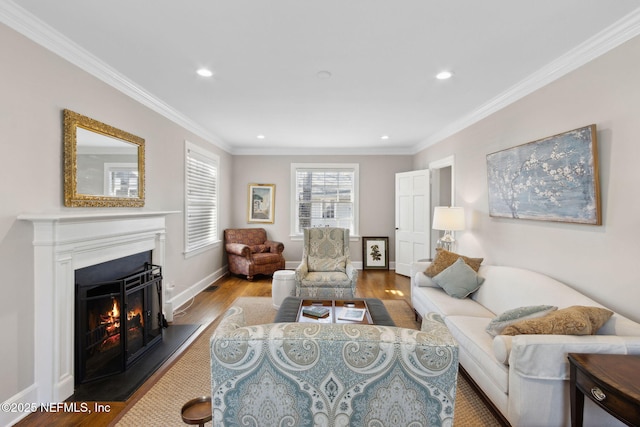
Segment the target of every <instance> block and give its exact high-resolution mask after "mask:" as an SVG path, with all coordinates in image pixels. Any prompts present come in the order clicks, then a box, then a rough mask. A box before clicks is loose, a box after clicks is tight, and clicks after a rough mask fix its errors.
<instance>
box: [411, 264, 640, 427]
mask: <svg viewBox="0 0 640 427" xmlns="http://www.w3.org/2000/svg"><path fill="white" fill-rule="evenodd" d="M428 266H429V263H428V262H416V263H413V265H412V268H411V302H412V304H413V308H414V310H415V311H416V313H417V314H418V315H420V316H424V315H425V314H426V313H429V312H435V313H438V314H440V315H441V316H442V317H443V318H444V321H445V324H446V325H447V327H448V328H449V330H450V331H451V334H452V335H453V337H454V338H455V339H456V340H457V341H458V344H459V357H460V365H461V366H462V367H463V368H464V369H465V371H467V373H468V374H469V375H470V376H471V377H472V379H473V380H474V381H475V383H476V384H477V385H478V386H479V387H480V388H481V389H482V391H483V392H484V393H485V395H486V396H487V397H488V398H489V399H490V400H491V401H492V402H493V404H494V405H495V407H496V408H497V409H498V410H499V411H500V412H501V413H502V414H503V416H504V417H505V418H506V419H507V420H508V422H509V423H510V424H511V425H512V426H514V427H515V426H544V427H549V426H569V425H570V404H569V363H568V361H567V354H568V353H618V354H640V324H638V323H636V322H633V321H631V320H630V319H628V318H625V317H623V316H621V315H619V314H617V313H614V314H613V316H611V318H610V319H609V320H608V321H607V322H606V323H605V324H604V326H602V328H600V330H599V331H598V332H597V334H596V335H586V336H574V335H516V336H506V335H498V336H496V337H495V338H494V337H493V336H491V335H490V334H489V333H488V332H487V331H486V330H485V329H486V327H487V325H488V324H489V322H490V321H491V319H492V318H494V317H496V316H497V315H499V314H501V313H504V312H505V311H507V310H511V309H514V308H518V307H525V306H532V305H545V304H546V305H554V306H558V308H559V309H562V308H566V307H569V306H573V305H585V306H596V307H603V306H602V305H601V304H598V303H597V302H595V301H594V300H592V299H590V298H588V297H587V296H585V295H583V294H581V293H580V292H578V291H576V290H574V289H572V288H570V287H569V286H567V285H565V284H563V283H561V282H559V281H557V280H554V279H552V278H550V277H548V276H545V275H543V274H540V273H536V272H533V271H530V270H525V269H520V268H513V267H504V266H490V265H482V266H481V267H480V269H479V270H478V274H479V275H480V276H481V277H484V279H485V280H484V282H483V283H482V285H481V286H480V288H479V289H478V290H477V291H476V292H474V293H473V294H471V296H469V297H468V298H465V299H457V298H453V297H451V296H449V295H448V294H447V293H445V292H444V290H443V289H441V288H440V287H438V285H436V284H435V283H434V282H433V281H432V280H431V279H430V278H429V277H427V276H426V275H425V274H424V271H425V270H426V268H427V267H428ZM585 400H586V402H585V417H584V420H585V425H586V426H605V425H622V423H619V422H618V421H617V420H616V419H615V418H613V417H612V416H610V415H609V414H607V413H606V412H605V411H603V410H602V409H600V408H598V407H596V406H595V405H594V404H592V403H591V402H590V401H588V399H585Z"/></svg>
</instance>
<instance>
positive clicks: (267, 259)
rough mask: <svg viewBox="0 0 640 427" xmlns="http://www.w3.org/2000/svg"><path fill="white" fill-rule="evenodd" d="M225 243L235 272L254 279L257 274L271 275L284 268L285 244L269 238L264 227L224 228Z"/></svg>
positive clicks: (232, 270)
mask: <svg viewBox="0 0 640 427" xmlns="http://www.w3.org/2000/svg"><path fill="white" fill-rule="evenodd" d="M224 243H225V245H224V247H225V250H226V251H227V256H228V258H229V271H230V272H231V273H233V274H242V275H246V276H247V280H253V276H255V275H256V274H266V275H271V274H273V273H274V272H275V271H277V270H283V269H284V263H285V262H284V256H283V255H282V252H283V251H284V244H283V243H281V242H273V241H271V240H268V239H267V232H266V230H265V229H264V228H229V229H227V230H224Z"/></svg>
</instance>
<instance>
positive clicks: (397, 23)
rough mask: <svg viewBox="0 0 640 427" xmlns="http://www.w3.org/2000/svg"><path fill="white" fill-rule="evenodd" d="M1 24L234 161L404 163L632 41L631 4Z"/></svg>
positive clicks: (131, 9) (195, 9)
mask: <svg viewBox="0 0 640 427" xmlns="http://www.w3.org/2000/svg"><path fill="white" fill-rule="evenodd" d="M0 21H2V22H5V23H6V24H8V25H9V26H11V27H13V28H14V29H16V30H18V31H20V32H22V33H23V34H25V35H27V36H28V37H30V38H32V39H34V40H35V41H37V42H39V43H41V44H43V45H44V46H46V47H47V48H49V49H51V50H53V51H54V52H56V53H58V54H60V55H61V56H63V57H65V58H67V59H69V60H70V61H72V62H74V63H76V64H77V65H79V66H81V67H83V68H84V69H86V70H87V71H89V72H92V73H93V74H95V75H96V76H98V77H99V78H102V79H103V80H105V81H107V82H109V83H110V84H112V85H114V86H115V87H117V88H119V89H120V90H123V91H124V92H126V93H128V94H131V96H133V97H134V98H136V99H139V100H141V102H143V103H145V104H146V105H149V106H150V107H152V108H154V109H155V110H156V111H159V112H161V113H162V114H164V115H165V116H167V117H169V118H171V119H172V120H174V121H176V122H178V123H180V124H181V125H184V126H186V127H187V128H188V129H190V130H192V131H194V132H196V133H198V134H199V135H200V136H202V137H204V138H206V139H208V140H210V141H212V142H215V143H216V144H218V145H220V146H221V147H222V148H224V149H226V150H227V151H229V152H231V153H234V154H282V153H336V152H340V153H353V154H358V153H371V154H375V153H378V154H411V153H415V152H416V151H418V150H419V149H422V148H424V147H426V146H428V145H430V144H432V143H435V142H437V141H438V140H440V139H442V138H444V137H446V136H448V135H450V134H452V133H454V132H455V131H457V130H460V129H461V128H463V127H465V126H467V125H469V124H471V123H473V122H474V121H477V120H479V119H480V118H482V117H484V116H486V115H488V114H490V113H491V112H493V111H496V110H498V109H500V108H502V107H504V106H505V105H507V104H509V103H510V102H513V101H515V100H516V99H518V98H520V97H522V96H524V95H526V94H527V93H530V92H531V91H533V90H536V89H538V88H539V87H541V86H543V85H545V84H547V83H549V82H550V81H552V80H554V79H556V78H558V77H560V76H561V75H564V74H566V73H567V72H570V71H571V70H573V69H575V68H576V67H578V66H580V65H582V64H584V63H585V62H587V61H589V60H591V59H593V58H595V57H596V56H598V55H600V54H602V53H604V52H605V51H607V50H609V49H611V48H613V47H615V46H617V45H619V44H620V43H622V42H624V41H626V40H628V39H629V38H631V37H634V36H635V35H638V34H640V0H616V1H607V0H536V1H524V0H521V1H514V0H482V1H478V0H448V1H442V0H439V1H436V0H401V1H391V0H322V1H319V0H316V1H313V0H263V1H258V0H188V1H177V0H135V1H132V0H108V1H89V0H57V1H49V0H20V1H19V2H17V1H16V2H13V1H10V0H0ZM200 67H208V68H209V69H211V70H212V71H213V73H214V76H213V77H212V78H208V79H207V78H203V77H200V76H198V75H197V74H196V69H198V68H200ZM442 70H450V71H452V72H453V73H454V75H453V78H451V79H449V80H444V81H441V80H437V79H435V75H436V74H437V73H438V72H440V71H442ZM320 71H329V72H330V73H331V77H330V78H324V79H323V78H319V76H318V72H320ZM257 135H264V136H265V138H264V139H258V138H257ZM382 135H388V136H389V138H388V139H381V136H382Z"/></svg>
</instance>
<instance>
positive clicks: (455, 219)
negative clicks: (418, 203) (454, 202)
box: [433, 206, 464, 231]
mask: <svg viewBox="0 0 640 427" xmlns="http://www.w3.org/2000/svg"><path fill="white" fill-rule="evenodd" d="M433 229H434V230H446V231H457V230H464V209H463V208H456V207H446V206H436V207H435V209H434V211H433Z"/></svg>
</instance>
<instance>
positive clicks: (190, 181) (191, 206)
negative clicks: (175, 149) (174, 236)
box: [185, 147, 218, 252]
mask: <svg viewBox="0 0 640 427" xmlns="http://www.w3.org/2000/svg"><path fill="white" fill-rule="evenodd" d="M185 171H186V179H185V183H186V191H185V194H186V196H185V197H186V203H185V204H186V208H185V211H186V231H185V233H186V239H185V240H186V248H185V251H186V252H190V251H193V250H197V249H200V248H203V247H205V246H207V245H210V244H212V243H213V242H215V241H216V240H217V235H218V212H217V210H218V203H217V202H218V161H217V159H216V158H215V157H214V156H213V155H212V154H210V153H206V152H204V150H203V152H201V151H200V150H196V149H194V147H188V148H187V149H186V165H185Z"/></svg>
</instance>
